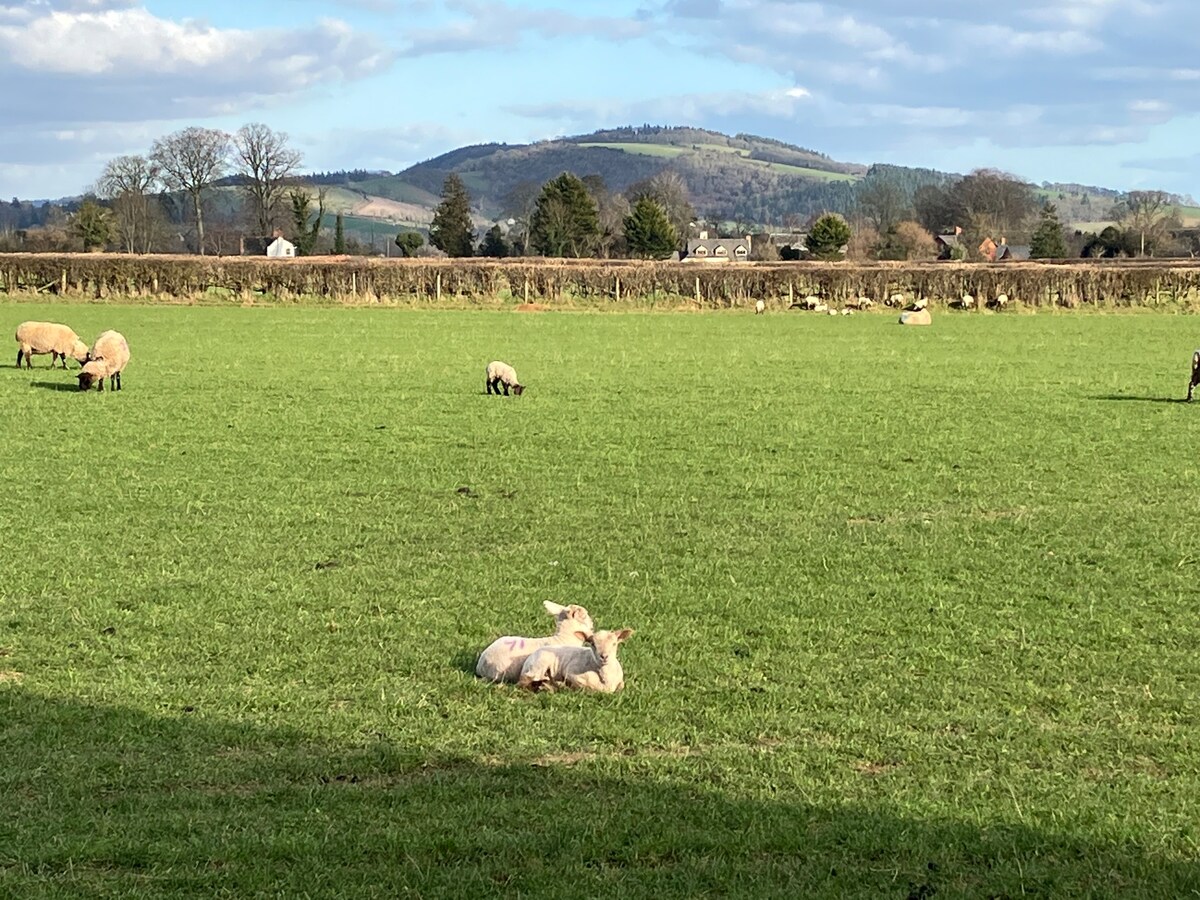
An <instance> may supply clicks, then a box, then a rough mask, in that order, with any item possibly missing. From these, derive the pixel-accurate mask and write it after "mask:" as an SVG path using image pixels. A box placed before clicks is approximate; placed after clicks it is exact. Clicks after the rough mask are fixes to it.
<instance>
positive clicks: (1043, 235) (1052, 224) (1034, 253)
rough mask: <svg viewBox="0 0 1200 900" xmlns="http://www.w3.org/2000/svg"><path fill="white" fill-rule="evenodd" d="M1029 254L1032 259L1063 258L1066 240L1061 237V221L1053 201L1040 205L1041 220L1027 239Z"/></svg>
mask: <svg viewBox="0 0 1200 900" xmlns="http://www.w3.org/2000/svg"><path fill="white" fill-rule="evenodd" d="M1029 255H1030V257H1032V258H1033V259H1065V258H1066V255H1067V242H1066V239H1065V238H1064V237H1063V227H1062V222H1060V221H1059V220H1058V210H1057V209H1055V207H1054V204H1053V203H1047V204H1046V205H1045V206H1043V207H1042V221H1041V222H1040V223H1039V224H1038V227H1037V228H1036V229H1035V230H1034V232H1033V237H1032V238H1030V241H1029Z"/></svg>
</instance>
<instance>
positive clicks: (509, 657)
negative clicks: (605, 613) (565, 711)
mask: <svg viewBox="0 0 1200 900" xmlns="http://www.w3.org/2000/svg"><path fill="white" fill-rule="evenodd" d="M542 605H543V606H544V607H545V609H546V612H547V613H549V614H550V615H552V616H554V620H555V623H556V628H555V630H554V634H552V635H549V636H548V637H542V638H527V637H512V636H508V635H506V636H505V637H500V638H496V640H494V641H492V643H491V644H489V645H488V646H487V648H486V649H484V651H483V652H482V653H480V654H479V661H478V662H477V663H476V664H475V674H476V675H478V676H479V677H480V678H483V679H486V680H487V681H492V682H499V681H504V682H509V683H512V682H516V683H517V685H519V686H520V687H523V688H526V689H528V690H531V691H538V690H543V689H544V690H554V689H555V688H558V687H567V688H574V689H577V690H582V691H597V692H599V693H604V694H611V693H615V692H616V691H619V690H621V688H623V687H624V686H625V672H624V670H623V669H622V668H621V663H620V662H618V660H617V647H618V646H620V645H621V644H622V643H623V642H625V641H627V640H629V638H631V637H632V636H633V631H632V629H629V628H622V629H621V630H620V631H594V630H593V626H592V617H591V615H590V614H589V613H588V611H587V610H586V609H584V608H583V607H582V606H578V605H576V604H574V603H572V604H571V605H570V606H560V605H559V604H557V603H554V602H552V601H550V600H547V601H545V602H544V603H543V604H542Z"/></svg>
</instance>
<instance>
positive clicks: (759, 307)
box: [754, 300, 767, 316]
mask: <svg viewBox="0 0 1200 900" xmlns="http://www.w3.org/2000/svg"><path fill="white" fill-rule="evenodd" d="M766 311H767V304H766V303H764V302H763V301H762V300H755V301H754V314H755V315H756V316H761V315H762V314H763V313H764V312H766Z"/></svg>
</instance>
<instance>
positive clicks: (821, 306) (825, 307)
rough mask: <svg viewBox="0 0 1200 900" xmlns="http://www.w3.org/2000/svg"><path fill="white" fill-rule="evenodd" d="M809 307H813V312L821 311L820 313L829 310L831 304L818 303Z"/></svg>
mask: <svg viewBox="0 0 1200 900" xmlns="http://www.w3.org/2000/svg"><path fill="white" fill-rule="evenodd" d="M808 308H809V309H811V310H812V311H813V312H819V313H823V312H829V304H828V303H817V305H816V306H810V307H808Z"/></svg>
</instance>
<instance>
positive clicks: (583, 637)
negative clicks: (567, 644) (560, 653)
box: [575, 631, 592, 644]
mask: <svg viewBox="0 0 1200 900" xmlns="http://www.w3.org/2000/svg"><path fill="white" fill-rule="evenodd" d="M575 637H577V638H579V643H581V644H586V643H587V642H588V641H589V640H590V639H591V637H592V636H591V635H590V634H588V633H587V632H586V631H576V632H575Z"/></svg>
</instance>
